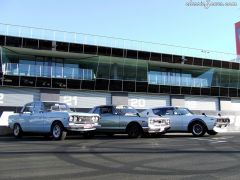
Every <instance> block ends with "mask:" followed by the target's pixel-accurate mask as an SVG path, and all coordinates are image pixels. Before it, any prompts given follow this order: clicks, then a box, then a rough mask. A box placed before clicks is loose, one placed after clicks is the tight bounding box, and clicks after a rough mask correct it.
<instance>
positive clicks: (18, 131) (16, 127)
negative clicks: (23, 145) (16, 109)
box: [13, 124, 23, 138]
mask: <svg viewBox="0 0 240 180" xmlns="http://www.w3.org/2000/svg"><path fill="white" fill-rule="evenodd" d="M22 134H23V131H22V128H21V126H20V125H19V124H14V126H13V135H14V136H15V137H16V138H20V137H22Z"/></svg>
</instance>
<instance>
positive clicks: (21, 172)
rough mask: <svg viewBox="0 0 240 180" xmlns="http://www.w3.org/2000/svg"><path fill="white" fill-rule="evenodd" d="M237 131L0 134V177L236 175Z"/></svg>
mask: <svg viewBox="0 0 240 180" xmlns="http://www.w3.org/2000/svg"><path fill="white" fill-rule="evenodd" d="M239 177H240V133H221V134H218V135H217V136H208V135H206V136H204V137H200V138H195V137H192V135H191V134H166V135H164V136H162V137H160V138H138V139H129V138H128V137H127V136H124V135H117V136H114V137H111V138H110V137H106V136H97V137H95V138H93V139H83V138H82V137H78V136H71V137H68V138H67V139H66V140H64V141H51V140H46V139H44V138H43V137H33V136H28V137H23V138H22V139H15V138H14V137H0V179H29V180H33V179H34V180H37V179H44V180H45V179H51V180H52V179H104V180H108V179H114V180H116V179H144V180H145V179H148V180H150V179H154V180H156V179H186V180H187V179H194V180H198V179H199V180H200V179H201V180H202V179H204V180H205V179H237V180H239Z"/></svg>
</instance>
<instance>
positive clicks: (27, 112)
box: [19, 103, 32, 132]
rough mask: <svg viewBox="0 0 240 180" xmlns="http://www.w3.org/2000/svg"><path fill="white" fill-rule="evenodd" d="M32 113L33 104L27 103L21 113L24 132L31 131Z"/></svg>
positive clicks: (20, 120) (20, 121) (20, 117)
mask: <svg viewBox="0 0 240 180" xmlns="http://www.w3.org/2000/svg"><path fill="white" fill-rule="evenodd" d="M31 113H32V104H31V103H28V104H26V105H25V106H24V107H23V109H22V111H21V113H20V114H19V123H20V125H21V128H22V130H23V131H24V132H31V130H32V129H31V124H30V118H31Z"/></svg>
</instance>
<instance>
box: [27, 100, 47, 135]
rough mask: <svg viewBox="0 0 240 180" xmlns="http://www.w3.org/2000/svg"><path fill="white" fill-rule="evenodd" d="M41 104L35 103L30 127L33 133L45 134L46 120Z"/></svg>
mask: <svg viewBox="0 0 240 180" xmlns="http://www.w3.org/2000/svg"><path fill="white" fill-rule="evenodd" d="M42 112H43V111H42V109H41V102H35V103H33V113H31V114H30V119H29V122H30V125H31V129H32V131H33V132H44V118H43V113H42Z"/></svg>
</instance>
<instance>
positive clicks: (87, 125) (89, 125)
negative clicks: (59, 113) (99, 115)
mask: <svg viewBox="0 0 240 180" xmlns="http://www.w3.org/2000/svg"><path fill="white" fill-rule="evenodd" d="M84 128H86V129H87V128H92V125H91V124H86V125H84Z"/></svg>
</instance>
